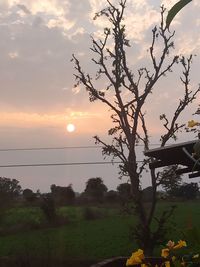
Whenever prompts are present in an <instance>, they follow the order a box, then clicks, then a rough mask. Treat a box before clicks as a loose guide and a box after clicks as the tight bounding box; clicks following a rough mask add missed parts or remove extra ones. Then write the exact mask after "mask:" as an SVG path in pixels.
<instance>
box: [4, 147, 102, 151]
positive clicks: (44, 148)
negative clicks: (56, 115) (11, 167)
mask: <svg viewBox="0 0 200 267" xmlns="http://www.w3.org/2000/svg"><path fill="white" fill-rule="evenodd" d="M101 147H102V146H63V147H28V148H2V149H0V151H2V152H3V151H19V150H24V151H25V150H56V149H87V148H101Z"/></svg>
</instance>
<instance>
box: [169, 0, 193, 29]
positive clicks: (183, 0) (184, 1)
mask: <svg viewBox="0 0 200 267" xmlns="http://www.w3.org/2000/svg"><path fill="white" fill-rule="evenodd" d="M190 2H192V0H180V1H179V2H177V3H176V4H175V5H174V6H173V7H172V8H171V9H170V10H169V12H168V15H167V18H166V27H167V28H169V25H170V24H171V22H172V20H173V19H174V17H175V16H176V14H177V13H178V12H179V11H180V10H181V9H182V8H183V7H184V6H185V5H187V4H188V3H190Z"/></svg>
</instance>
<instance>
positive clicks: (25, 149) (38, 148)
mask: <svg viewBox="0 0 200 267" xmlns="http://www.w3.org/2000/svg"><path fill="white" fill-rule="evenodd" d="M159 145H160V144H151V145H150V146H159ZM137 146H143V145H137ZM89 148H102V146H63V147H28V148H2V149H0V152H4V151H29V150H30V151H31V150H64V149H89Z"/></svg>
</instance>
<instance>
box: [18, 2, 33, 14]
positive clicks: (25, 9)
mask: <svg viewBox="0 0 200 267" xmlns="http://www.w3.org/2000/svg"><path fill="white" fill-rule="evenodd" d="M17 7H19V9H21V10H22V11H23V12H24V13H25V14H26V15H29V14H31V11H30V10H29V9H28V8H27V7H26V6H25V5H21V4H18V5H17Z"/></svg>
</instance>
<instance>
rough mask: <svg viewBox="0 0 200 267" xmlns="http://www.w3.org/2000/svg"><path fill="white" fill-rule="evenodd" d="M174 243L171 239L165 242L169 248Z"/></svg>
mask: <svg viewBox="0 0 200 267" xmlns="http://www.w3.org/2000/svg"><path fill="white" fill-rule="evenodd" d="M174 245H175V243H174V241H172V240H169V241H168V242H167V247H168V248H169V249H170V248H173V247H174Z"/></svg>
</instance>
